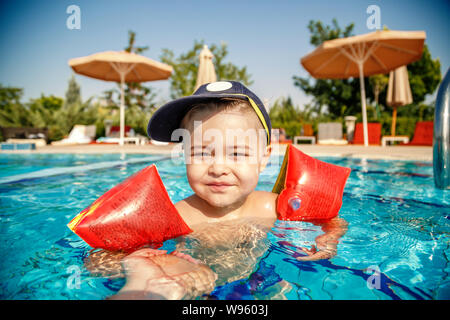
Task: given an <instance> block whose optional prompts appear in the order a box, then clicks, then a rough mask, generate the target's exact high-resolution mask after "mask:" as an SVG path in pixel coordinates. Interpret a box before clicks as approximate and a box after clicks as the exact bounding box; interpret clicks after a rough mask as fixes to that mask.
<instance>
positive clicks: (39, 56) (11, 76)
mask: <svg viewBox="0 0 450 320" xmlns="http://www.w3.org/2000/svg"><path fill="white" fill-rule="evenodd" d="M72 4H75V5H78V6H79V7H80V10H81V29H80V30H69V29H68V28H67V27H66V20H67V18H68V16H69V14H67V13H66V8H67V7H68V6H69V5H72ZM373 4H375V5H378V6H379V7H380V9H381V24H382V25H386V26H388V27H389V28H390V29H393V30H425V31H426V33H427V40H426V43H427V45H428V46H429V48H430V51H431V54H432V57H433V58H437V57H438V58H439V59H440V61H441V72H442V74H444V73H445V72H446V70H447V69H448V68H449V65H450V57H449V52H450V43H449V39H450V37H449V31H450V22H449V21H450V19H449V18H450V10H449V9H450V2H449V1H445V0H444V1H438V0H433V1H412V0H409V1H403V0H397V1H392V0H391V1H375V0H371V1H364V0H358V1H345V0H344V1H324V0H316V1H300V0H296V1H283V0H279V1H275V0H273V1H265V0H259V1H256V0H255V1H250V0H240V1H235V0H226V1H214V0H209V1H203V0H184V1H172V0H166V1H162V0H160V1H151V0H148V1H143V0H142V1H140V0H139V1H138V0H129V1H117V0H115V1H114V0H113V1H106V0H96V1H92V0H91V1H82V0H71V1H65V0H59V1H56V0H41V1H23V0H14V1H12V0H10V1H1V2H0V28H1V32H2V35H1V37H0V83H1V84H2V85H4V86H5V85H7V86H16V87H21V88H24V91H25V94H24V99H23V101H28V99H29V98H37V97H39V96H40V94H41V93H44V94H46V95H49V94H54V95H57V96H61V97H64V94H65V91H66V89H67V83H68V80H69V78H70V76H71V74H72V70H71V69H70V67H69V66H68V64H67V61H68V60H69V59H70V58H74V57H79V56H85V55H89V54H92V53H95V52H98V51H106V50H122V49H123V48H124V47H125V45H126V43H127V38H128V30H133V31H135V32H136V33H137V45H139V46H144V45H148V46H149V47H150V50H148V51H146V52H145V53H144V55H146V56H147V57H149V58H152V59H155V60H159V57H160V55H161V52H162V49H163V48H168V49H171V50H173V51H174V52H175V54H176V55H178V54H180V53H183V52H186V51H188V50H189V49H191V48H192V46H193V43H194V40H204V41H205V43H207V44H213V43H214V44H219V43H220V42H221V41H224V42H226V43H227V44H228V49H229V52H230V53H229V56H228V61H231V62H233V63H234V64H236V65H238V66H247V69H248V72H249V73H250V74H251V75H252V79H253V81H254V84H253V85H252V86H251V90H252V91H254V92H255V93H256V94H257V95H258V96H260V97H261V98H262V99H268V100H269V101H270V102H273V101H274V100H275V99H277V98H278V97H281V96H287V95H290V96H291V97H292V98H293V100H294V102H295V103H296V104H298V105H299V106H302V105H303V104H304V103H306V102H307V101H309V99H310V98H308V97H306V96H305V95H304V94H303V93H302V92H301V90H300V89H298V88H297V87H295V86H294V85H293V80H292V76H294V75H298V76H306V75H307V73H306V71H305V70H304V69H303V68H302V66H301V65H300V62H299V61H300V58H301V57H302V56H304V55H305V54H307V53H309V52H310V51H312V50H313V47H312V45H310V44H309V36H310V35H309V31H308V29H307V25H308V22H309V20H321V21H322V22H324V23H326V24H331V20H332V19H333V18H336V19H337V20H338V22H339V25H340V26H341V27H344V26H346V25H347V24H349V23H351V22H353V23H355V28H354V33H355V34H362V33H367V32H370V31H372V30H369V29H368V28H367V26H366V20H367V18H368V17H369V15H368V14H367V13H366V9H367V7H368V6H369V5H373ZM76 79H77V81H78V83H79V84H80V85H81V90H82V96H83V99H87V98H89V97H90V96H93V95H101V93H102V91H104V90H107V89H110V88H112V87H113V86H114V84H113V83H111V82H103V81H99V80H94V79H90V78H87V77H84V76H81V75H76ZM147 84H148V85H151V86H152V87H154V88H155V89H156V90H157V92H158V98H159V100H160V101H163V100H167V99H168V98H169V95H168V88H169V82H168V81H157V82H152V83H147Z"/></svg>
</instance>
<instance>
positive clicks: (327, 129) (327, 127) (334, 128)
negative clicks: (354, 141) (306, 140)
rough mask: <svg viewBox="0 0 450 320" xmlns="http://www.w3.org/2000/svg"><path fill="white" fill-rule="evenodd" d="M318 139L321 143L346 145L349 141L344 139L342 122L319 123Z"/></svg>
mask: <svg viewBox="0 0 450 320" xmlns="http://www.w3.org/2000/svg"><path fill="white" fill-rule="evenodd" d="M317 140H318V143H319V144H330V145H345V144H347V143H348V141H347V140H345V139H343V133H342V123H340V122H324V123H319V125H318V134H317Z"/></svg>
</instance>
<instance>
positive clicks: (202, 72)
mask: <svg viewBox="0 0 450 320" xmlns="http://www.w3.org/2000/svg"><path fill="white" fill-rule="evenodd" d="M213 58H214V55H213V54H212V52H211V51H210V50H209V49H208V46H207V45H206V44H205V45H204V46H203V49H202V51H201V52H200V55H199V60H200V62H199V65H198V73H197V82H196V83H195V90H197V89H198V88H199V87H200V86H201V85H204V84H206V83H210V82H216V81H217V76H216V71H215V69H214V64H213V62H212V59H213ZM195 90H194V91H195Z"/></svg>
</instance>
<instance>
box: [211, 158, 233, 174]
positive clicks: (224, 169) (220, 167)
mask: <svg viewBox="0 0 450 320" xmlns="http://www.w3.org/2000/svg"><path fill="white" fill-rule="evenodd" d="M208 173H209V174H210V175H213V176H221V175H224V174H228V173H230V168H229V167H228V166H227V165H226V164H225V163H224V162H221V161H217V159H216V160H215V161H213V162H212V163H211V164H210V166H209V168H208Z"/></svg>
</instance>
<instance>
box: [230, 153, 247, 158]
mask: <svg viewBox="0 0 450 320" xmlns="http://www.w3.org/2000/svg"><path fill="white" fill-rule="evenodd" d="M231 156H232V157H235V158H237V157H248V153H246V152H233V153H231Z"/></svg>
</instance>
